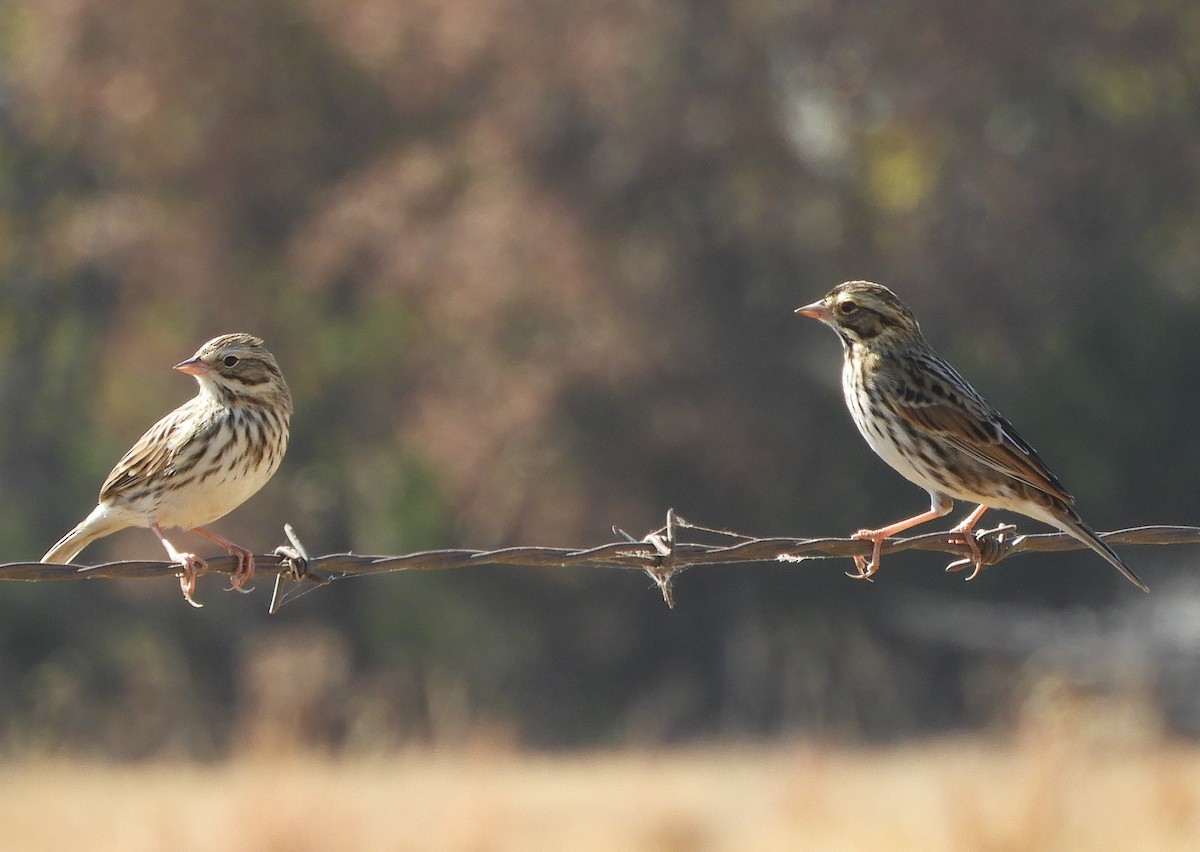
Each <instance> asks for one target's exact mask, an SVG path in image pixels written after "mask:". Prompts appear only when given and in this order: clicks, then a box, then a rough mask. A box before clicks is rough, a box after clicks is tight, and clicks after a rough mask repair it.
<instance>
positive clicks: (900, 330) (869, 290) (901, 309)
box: [796, 281, 921, 346]
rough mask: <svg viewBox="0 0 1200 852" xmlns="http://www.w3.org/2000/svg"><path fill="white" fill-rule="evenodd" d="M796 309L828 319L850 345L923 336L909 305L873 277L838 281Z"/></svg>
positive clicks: (802, 312) (828, 322)
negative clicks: (863, 279)
mask: <svg viewBox="0 0 1200 852" xmlns="http://www.w3.org/2000/svg"><path fill="white" fill-rule="evenodd" d="M796 313H798V314H801V315H802V316H806V317H812V318H813V319H817V320H820V321H821V322H823V323H825V324H826V325H827V326H829V327H830V328H832V329H833V330H834V331H836V332H837V333H838V336H839V337H841V338H842V341H843V342H844V343H845V344H846V345H847V346H853V345H855V344H860V345H866V346H875V345H879V344H881V343H890V342H892V341H896V340H900V339H905V338H912V337H917V338H920V337H921V327H920V326H919V325H917V320H916V317H914V316H913V315H912V311H910V310H909V309H908V306H907V305H905V304H904V303H903V302H901V301H900V298H899V297H898V296H897V295H896V294H895V293H893V292H892V291H891V290H889V289H888V288H887V287H884V286H883V285H882V284H873V283H871V282H870V281H847V282H845V283H844V284H839V285H837V286H836V287H834V288H833V289H832V290H830V291H829V292H828V293H826V294H825V298H823V299H821V300H820V301H819V302H813V303H812V304H811V305H805V306H804V307H802V308H796Z"/></svg>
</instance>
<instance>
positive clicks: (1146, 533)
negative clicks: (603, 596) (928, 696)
mask: <svg viewBox="0 0 1200 852" xmlns="http://www.w3.org/2000/svg"><path fill="white" fill-rule="evenodd" d="M683 530H692V531H694V532H696V533H699V534H700V536H697V537H702V536H709V537H715V538H717V539H719V541H718V542H715V543H714V542H702V541H684V540H681V538H680V533H681V531H683ZM284 531H285V533H287V536H288V539H289V541H290V544H289V545H284V546H281V547H278V548H276V549H275V551H274V552H273V553H270V554H256V555H255V562H256V564H257V566H258V568H257V571H258V573H259V574H261V575H274V576H275V577H276V583H275V593H274V595H273V597H272V602H271V612H275V611H276V610H277V609H278V608H279V607H280V606H281V605H282V604H283V603H284V602H285V601H286V599H287V598H288V597H289V594H288V592H287V586H288V584H289V583H290V584H302V585H307V586H309V587H313V586H314V585H324V584H326V583H329V582H330V581H332V580H338V579H343V578H346V577H356V576H364V575H369V574H385V573H390V572H393V571H444V570H449V569H452V568H467V567H472V566H477V565H508V566H513V567H521V568H621V569H627V570H637V571H644V572H645V573H646V574H647V575H649V576H650V578H651V579H652V580H653V581H654V583H655V585H656V586H657V587H658V589H659V591H660V592H661V593H662V596H663V600H664V601H665V602H666V603H667V605H668V606H671V607H673V606H674V605H675V601H674V597H673V594H672V582H673V580H674V578H675V576H677V575H678V574H679V573H680V572H682V571H684V570H686V569H688V568H691V567H694V566H697V565H723V564H732V563H752V562H802V561H804V560H807V559H852V558H853V557H855V556H869V555H870V553H871V543H870V542H869V541H858V540H855V539H849V538H754V537H751V536H747V535H742V534H740V533H735V532H731V531H729V530H720V529H714V528H711V527H703V526H700V525H698V524H692V523H690V522H688V521H685V520H684V519H683V518H681V517H680V516H679V515H677V514H676V513H675V511H674V510H669V511H668V512H667V523H666V525H665V526H663V527H661V528H660V529H657V530H654V531H653V532H651V533H649V534H647V535H645V536H644V537H642V538H640V539H638V538H634V537H633V536H631V535H629V534H628V533H626V532H625V531H623V530H620V529H617V528H616V527H614V528H613V532H614V533H615V534H617V535H618V536H620V537H621V539H622V540H621V541H618V542H613V543H610V544H602V545H599V546H597V547H589V548H564V547H505V548H501V549H499V550H470V549H463V548H455V549H448V550H426V551H421V552H418V553H406V554H401V555H398V556H369V555H363V554H356V553H332V554H329V555H326V556H312V557H310V556H308V554H307V553H306V552H305V550H304V546H303V545H302V544H301V542H300V540H299V538H298V537H297V536H296V534H295V531H294V530H292V528H291V526H290V525H287V526H285V527H284ZM1100 537H1101V538H1103V539H1104V540H1105V541H1107V542H1108V543H1109V544H1200V527H1188V526H1165V525H1155V526H1143V527H1132V528H1130V529H1123V530H1117V531H1115V532H1110V533H1100ZM975 538H976V541H977V543H978V544H979V546H980V550H981V551H982V553H983V562H984V564H985V565H994V564H995V563H997V562H999V561H1001V560H1003V559H1007V558H1008V557H1010V556H1015V555H1017V554H1019V553H1046V552H1056V551H1064V550H1081V549H1084V548H1085V547H1086V545H1084V544H1082V543H1080V542H1079V541H1077V540H1076V539H1074V538H1072V537H1071V536H1068V535H1066V534H1064V533H1048V534H1042V535H1016V534H1015V527H1013V526H1012V525H1010V524H1004V525H1001V526H999V527H996V528H995V529H991V530H980V531H977V532H976V533H975ZM901 550H927V551H936V552H940V553H948V554H951V555H952V556H954V557H956V560H961V559H963V558H964V557H969V556H970V549H969V547H968V546H967V543H966V541H965V540H964V539H963V537H962V536H961V535H957V534H956V535H951V534H949V533H948V532H945V531H942V532H931V533H926V534H924V535H918V536H912V537H909V538H902V539H888V540H887V541H885V542H884V544H883V553H896V552H898V551H901ZM207 561H208V573H217V574H230V573H232V572H233V571H234V570H235V569H236V567H237V560H236V559H235V558H234V557H232V556H214V557H212V558H210V559H208V560H207ZM968 562H969V560H968ZM954 564H955V563H951V565H952V567H953V565H954ZM178 570H179V566H178V565H176V564H175V563H172V562H165V561H152V560H138V561H125V562H109V563H105V564H101V565H92V566H87V567H80V566H77V565H55V564H45V563H41V562H11V563H7V564H3V565H0V580H26V581H31V582H33V581H36V582H41V581H47V580H90V579H96V578H101V577H103V578H121V579H145V578H150V577H174V576H176V574H177V572H178Z"/></svg>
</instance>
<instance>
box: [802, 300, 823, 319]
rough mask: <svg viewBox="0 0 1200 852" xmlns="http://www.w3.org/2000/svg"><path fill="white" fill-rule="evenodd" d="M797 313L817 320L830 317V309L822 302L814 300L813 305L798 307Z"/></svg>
mask: <svg viewBox="0 0 1200 852" xmlns="http://www.w3.org/2000/svg"><path fill="white" fill-rule="evenodd" d="M796 313H798V314H800V316H802V317H812V318H813V319H815V320H820V321H821V322H825V321H826V320H828V319H829V309H828V308H826V307H825V306H824V305H822V304H821V303H820V302H813V303H812V304H811V305H805V306H804V307H802V308H796Z"/></svg>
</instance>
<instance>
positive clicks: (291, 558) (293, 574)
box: [267, 524, 310, 615]
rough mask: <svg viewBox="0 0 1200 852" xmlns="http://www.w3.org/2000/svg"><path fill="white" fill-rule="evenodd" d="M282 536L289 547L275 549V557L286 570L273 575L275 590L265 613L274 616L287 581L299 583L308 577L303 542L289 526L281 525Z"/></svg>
mask: <svg viewBox="0 0 1200 852" xmlns="http://www.w3.org/2000/svg"><path fill="white" fill-rule="evenodd" d="M283 534H284V535H286V536H287V537H288V541H290V542H291V543H292V546H291V547H288V546H287V545H280V546H279V547H277V548H275V551H274V552H275V555H276V556H278V557H280V562H279V564H280V565H281V566H286V570H283V571H280V572H279V573H278V574H276V575H275V590H274V591H273V592H272V593H271V606H270V608H269V609H268V610H267V613H268V614H270V615H274V614H275V613H277V612H279V608H280V607H281V606H283V599H284V597H285V595H284V591H285V588H286V587H285V585H284V584H285V583H286V582H287V581H288V580H295V581H297V582H298V581H300V580H301V579H303V578H304V577H306V576H308V563H309V561H310V560H309V558H308V551H307V550H305V548H304V544H303V542H301V541H300V536H298V535H296V530H295V529H293V528H292V525H291V524H284V525H283Z"/></svg>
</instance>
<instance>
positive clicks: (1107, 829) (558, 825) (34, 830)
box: [0, 726, 1200, 852]
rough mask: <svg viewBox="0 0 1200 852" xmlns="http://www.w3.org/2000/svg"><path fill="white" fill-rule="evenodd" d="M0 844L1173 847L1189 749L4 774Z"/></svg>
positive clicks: (445, 757) (1198, 769)
mask: <svg viewBox="0 0 1200 852" xmlns="http://www.w3.org/2000/svg"><path fill="white" fill-rule="evenodd" d="M3 778H4V779H5V781H6V782H7V783H6V784H5V785H4V793H3V795H2V796H0V849H20V850H28V851H29V852H36V850H60V849H71V850H122V852H140V850H147V852H149V850H155V852H157V850H165V849H170V850H185V851H190V850H195V851H196V852H210V850H211V852H268V851H270V852H274V850H279V852H285V850H286V852H306V850H321V852H334V851H335V850H355V852H359V850H388V852H393V850H426V849H428V850H447V851H448V852H454V851H455V850H464V852H466V850H470V852H491V851H492V850H496V852H500V850H579V852H592V850H655V851H656V852H657V850H662V852H686V851H687V850H739V852H741V850H795V849H821V850H859V849H861V850H877V849H886V850H906V849H913V850H918V849H919V850H997V851H998V850H1056V849H1062V850H1075V849H1089V850H1103V849H1114V850H1115V849H1121V850H1129V849H1138V850H1143V849H1144V850H1154V849H1163V850H1168V849H1170V850H1175V849H1183V848H1197V842H1198V841H1200V748H1198V747H1196V746H1194V745H1191V744H1186V745H1170V744H1166V743H1163V742H1161V741H1159V742H1156V743H1152V744H1147V743H1141V744H1136V743H1132V744H1131V743H1125V744H1123V745H1122V744H1113V743H1109V744H1108V745H1102V744H1098V743H1095V742H1091V741H1088V740H1086V739H1085V738H1083V737H1078V736H1071V737H1067V736H1063V735H1062V732H1061V731H1056V730H1055V729H1054V728H1053V726H1051V727H1050V728H1048V729H1047V731H1045V732H1043V734H1034V735H1026V736H1021V737H1018V738H1017V741H1016V742H1015V744H1008V745H1002V744H998V743H994V742H989V741H987V740H984V739H981V738H963V739H948V740H938V741H935V742H931V743H925V744H920V745H910V746H904V747H895V748H887V749H861V750H860V749H845V748H835V747H824V746H820V745H814V744H798V743H791V744H784V745H775V746H761V745H757V746H745V747H736V748H734V747H714V748H706V749H700V748H696V749H686V750H667V751H612V752H589V753H573V754H560V755H542V754H528V753H519V752H514V751H511V750H505V749H495V748H492V749H489V748H477V749H465V750H460V751H457V752H437V751H416V752H410V753H403V754H400V755H395V756H392V757H388V758H386V759H384V758H380V759H375V760H357V761H337V760H323V759H318V758H287V759H275V760H265V759H241V760H234V761H231V762H229V763H226V764H220V765H211V766H203V765H194V764H179V765H172V764H149V765H126V766H112V765H100V764H89V763H77V762H65V761H54V760H36V761H35V760H31V761H26V762H18V763H9V764H7V765H5V766H4V768H3Z"/></svg>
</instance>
